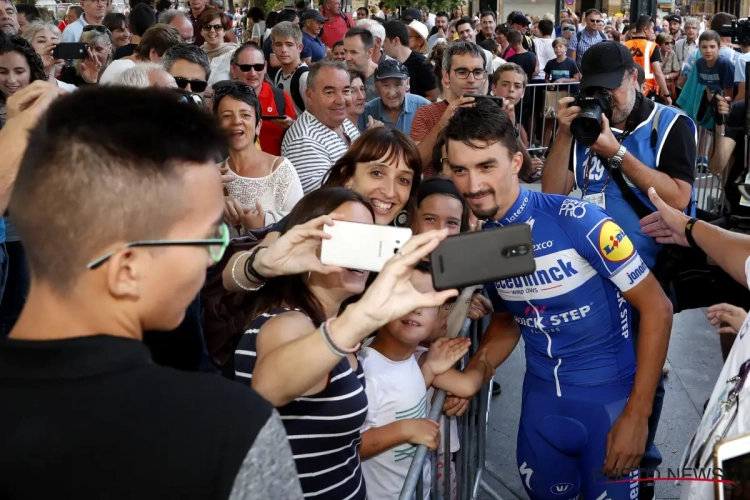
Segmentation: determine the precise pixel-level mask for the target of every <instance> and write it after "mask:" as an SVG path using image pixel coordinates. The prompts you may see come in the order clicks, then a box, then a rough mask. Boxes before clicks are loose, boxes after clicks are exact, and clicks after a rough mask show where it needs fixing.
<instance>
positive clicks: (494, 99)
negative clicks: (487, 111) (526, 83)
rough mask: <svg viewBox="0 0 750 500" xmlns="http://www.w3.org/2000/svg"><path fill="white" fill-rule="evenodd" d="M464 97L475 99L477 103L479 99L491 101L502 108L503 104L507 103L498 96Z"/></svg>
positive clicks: (466, 95) (467, 95)
mask: <svg viewBox="0 0 750 500" xmlns="http://www.w3.org/2000/svg"><path fill="white" fill-rule="evenodd" d="M464 97H473V98H474V100H475V101H478V100H479V99H489V100H491V101H492V102H494V103H495V104H497V105H498V106H500V107H501V108H502V107H503V102H504V101H505V99H503V98H502V97H498V96H496V95H482V94H464Z"/></svg>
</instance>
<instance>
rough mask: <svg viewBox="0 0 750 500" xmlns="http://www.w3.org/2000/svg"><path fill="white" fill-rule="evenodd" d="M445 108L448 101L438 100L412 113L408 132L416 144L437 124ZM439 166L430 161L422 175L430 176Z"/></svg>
mask: <svg viewBox="0 0 750 500" xmlns="http://www.w3.org/2000/svg"><path fill="white" fill-rule="evenodd" d="M446 109H448V101H438V102H434V103H432V104H427V105H426V106H422V107H420V108H419V109H418V110H417V113H416V114H415V115H414V120H413V121H412V122H411V132H410V134H409V135H411V138H412V139H414V141H415V142H416V143H417V144H419V143H420V142H422V141H423V140H424V138H425V137H427V134H429V133H430V131H431V130H432V129H433V128H435V126H436V125H437V124H438V122H439V121H440V119H441V118H442V117H443V114H444V113H445V110H446ZM439 168H440V165H433V164H432V162H430V164H429V165H425V169H424V173H423V177H424V178H428V177H432V176H433V175H434V174H435V169H439Z"/></svg>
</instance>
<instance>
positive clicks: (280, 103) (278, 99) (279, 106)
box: [271, 85, 286, 116]
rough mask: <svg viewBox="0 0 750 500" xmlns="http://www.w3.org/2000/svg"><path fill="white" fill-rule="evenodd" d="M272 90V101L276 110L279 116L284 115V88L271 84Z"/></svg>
mask: <svg viewBox="0 0 750 500" xmlns="http://www.w3.org/2000/svg"><path fill="white" fill-rule="evenodd" d="M271 90H273V101H274V102H275V103H276V111H277V112H278V113H279V115H280V116H286V99H285V98H284V89H280V88H278V87H276V86H274V85H271Z"/></svg>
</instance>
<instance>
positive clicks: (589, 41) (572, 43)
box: [568, 30, 608, 69]
mask: <svg viewBox="0 0 750 500" xmlns="http://www.w3.org/2000/svg"><path fill="white" fill-rule="evenodd" d="M578 35H580V38H581V40H580V41H578ZM607 40H608V38H607V36H606V35H604V34H603V33H601V32H599V31H598V30H597V31H596V33H594V34H593V35H589V32H588V31H586V30H583V31H581V32H579V33H576V34H575V35H573V36H572V37H571V38H570V40H568V51H569V52H575V53H576V64H577V65H578V68H579V69H580V68H581V59H582V58H583V54H584V53H585V52H586V51H587V50H589V49H590V48H591V47H593V46H594V45H596V44H597V43H599V42H606V41H607Z"/></svg>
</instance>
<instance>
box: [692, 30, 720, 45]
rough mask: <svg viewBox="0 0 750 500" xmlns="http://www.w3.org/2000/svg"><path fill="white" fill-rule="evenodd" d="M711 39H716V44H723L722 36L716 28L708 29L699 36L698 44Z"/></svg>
mask: <svg viewBox="0 0 750 500" xmlns="http://www.w3.org/2000/svg"><path fill="white" fill-rule="evenodd" d="M709 41H714V42H716V45H721V37H720V36H719V34H718V33H717V32H715V31H714V30H706V31H704V32H703V33H701V36H699V37H698V45H700V44H701V42H709Z"/></svg>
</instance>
